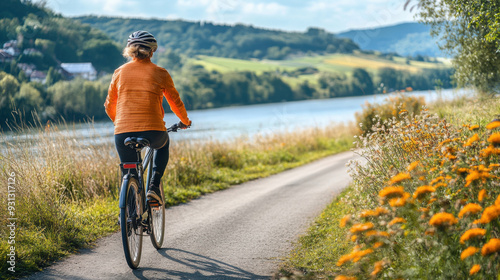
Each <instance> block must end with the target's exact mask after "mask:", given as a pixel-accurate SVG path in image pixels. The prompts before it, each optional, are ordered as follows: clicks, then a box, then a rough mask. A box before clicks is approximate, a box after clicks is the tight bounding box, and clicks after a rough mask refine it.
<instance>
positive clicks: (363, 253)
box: [352, 249, 373, 262]
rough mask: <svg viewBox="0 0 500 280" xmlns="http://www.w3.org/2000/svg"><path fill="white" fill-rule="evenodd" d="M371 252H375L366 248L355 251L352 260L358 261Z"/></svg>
mask: <svg viewBox="0 0 500 280" xmlns="http://www.w3.org/2000/svg"><path fill="white" fill-rule="evenodd" d="M371 253H373V249H366V250H363V251H358V252H355V253H354V257H353V259H352V261H353V262H358V261H359V260H361V258H362V257H364V256H366V255H368V254H371Z"/></svg>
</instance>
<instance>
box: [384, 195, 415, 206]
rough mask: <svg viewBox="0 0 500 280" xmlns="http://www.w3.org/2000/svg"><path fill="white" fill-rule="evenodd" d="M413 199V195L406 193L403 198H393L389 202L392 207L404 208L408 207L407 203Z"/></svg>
mask: <svg viewBox="0 0 500 280" xmlns="http://www.w3.org/2000/svg"><path fill="white" fill-rule="evenodd" d="M410 197H411V194H409V193H407V192H405V193H404V194H403V197H397V198H392V199H391V200H389V205H391V206H392V207H402V206H405V205H406V201H407V200H408V198H410Z"/></svg>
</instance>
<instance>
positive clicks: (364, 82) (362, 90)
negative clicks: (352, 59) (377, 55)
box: [352, 68, 375, 95]
mask: <svg viewBox="0 0 500 280" xmlns="http://www.w3.org/2000/svg"><path fill="white" fill-rule="evenodd" d="M352 84H353V91H354V92H353V93H354V94H355V95H365V94H373V92H374V90H375V88H374V86H373V80H372V77H370V74H368V72H366V70H365V69H362V68H356V69H354V71H353V73H352Z"/></svg>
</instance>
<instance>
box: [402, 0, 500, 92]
mask: <svg viewBox="0 0 500 280" xmlns="http://www.w3.org/2000/svg"><path fill="white" fill-rule="evenodd" d="M406 5H407V6H412V8H414V7H416V8H418V9H419V15H420V17H421V19H422V21H424V22H426V23H429V24H431V26H432V28H433V30H432V33H433V35H435V36H440V37H441V38H442V39H443V40H444V41H445V44H444V45H443V46H441V47H442V48H443V49H445V50H447V51H448V52H449V53H450V54H452V55H453V56H454V57H455V59H454V64H455V69H456V72H455V74H454V77H455V79H456V81H457V84H458V85H460V86H464V85H472V86H475V87H476V88H477V89H479V90H480V91H481V92H483V93H486V92H489V91H491V90H494V89H495V88H497V87H498V85H499V83H500V2H499V1H482V0H442V1H428V0H416V1H412V0H408V1H407V2H406Z"/></svg>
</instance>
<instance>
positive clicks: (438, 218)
mask: <svg viewBox="0 0 500 280" xmlns="http://www.w3.org/2000/svg"><path fill="white" fill-rule="evenodd" d="M457 222H458V220H457V219H456V218H455V216H453V215H452V214H450V213H445V212H443V213H437V214H434V216H432V218H431V220H430V221H429V224H430V225H431V226H445V225H454V224H456V223H457Z"/></svg>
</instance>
